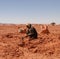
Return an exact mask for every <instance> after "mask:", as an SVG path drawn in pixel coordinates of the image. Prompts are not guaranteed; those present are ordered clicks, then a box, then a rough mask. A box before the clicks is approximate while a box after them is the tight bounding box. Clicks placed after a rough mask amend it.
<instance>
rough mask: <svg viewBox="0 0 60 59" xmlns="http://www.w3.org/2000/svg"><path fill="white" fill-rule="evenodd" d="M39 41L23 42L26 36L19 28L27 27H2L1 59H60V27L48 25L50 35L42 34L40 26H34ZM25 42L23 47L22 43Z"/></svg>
mask: <svg viewBox="0 0 60 59" xmlns="http://www.w3.org/2000/svg"><path fill="white" fill-rule="evenodd" d="M33 26H34V27H35V28H36V30H37V31H38V39H35V40H31V41H29V40H28V38H24V40H21V37H22V36H24V35H25V34H22V33H21V34H20V33H18V32H17V31H18V27H22V28H24V27H25V25H13V24H12V25H6V24H5V25H3V24H2V25H0V59H60V25H55V26H52V25H48V28H49V31H50V34H48V35H47V34H42V33H40V31H41V30H40V29H41V28H40V26H41V25H39V24H36V25H33ZM22 41H24V44H23V46H20V43H22Z"/></svg>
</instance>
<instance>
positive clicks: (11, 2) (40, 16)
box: [0, 0, 60, 24]
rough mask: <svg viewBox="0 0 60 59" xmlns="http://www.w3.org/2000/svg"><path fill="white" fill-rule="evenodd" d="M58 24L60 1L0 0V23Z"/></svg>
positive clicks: (59, 22) (59, 20) (59, 21)
mask: <svg viewBox="0 0 60 59" xmlns="http://www.w3.org/2000/svg"><path fill="white" fill-rule="evenodd" d="M51 22H55V23H57V24H60V0H0V23H15V24H21V23H37V24H41V23H44V24H46V23H48V24H49V23H51Z"/></svg>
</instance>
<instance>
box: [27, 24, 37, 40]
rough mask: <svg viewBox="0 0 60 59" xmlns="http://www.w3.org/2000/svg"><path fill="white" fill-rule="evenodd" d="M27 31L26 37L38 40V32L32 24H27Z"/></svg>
mask: <svg viewBox="0 0 60 59" xmlns="http://www.w3.org/2000/svg"><path fill="white" fill-rule="evenodd" d="M26 27H27V30H26V35H27V36H28V37H29V38H32V39H36V38H37V31H36V29H35V28H34V27H33V26H32V25H31V24H26Z"/></svg>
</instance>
